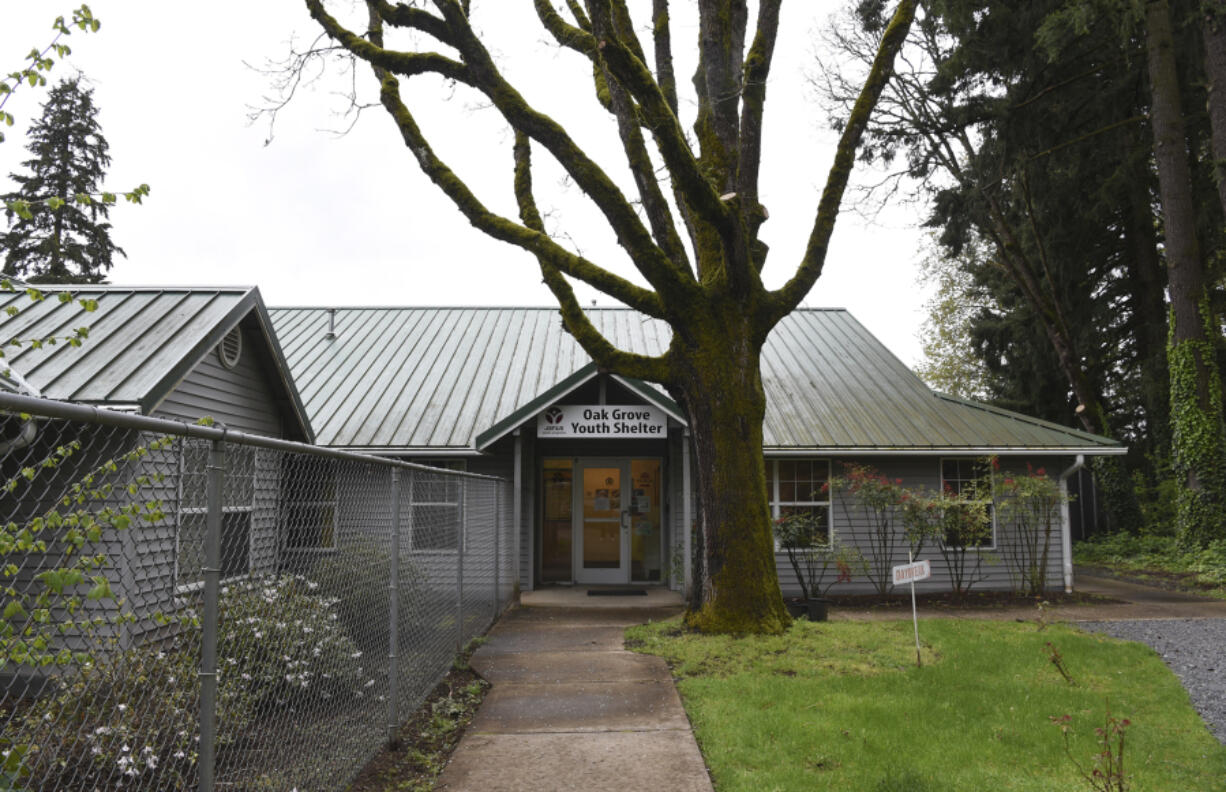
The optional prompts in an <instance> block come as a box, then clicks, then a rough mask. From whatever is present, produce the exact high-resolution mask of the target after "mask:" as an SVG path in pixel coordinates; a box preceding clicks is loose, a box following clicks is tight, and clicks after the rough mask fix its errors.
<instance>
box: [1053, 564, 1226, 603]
mask: <svg viewBox="0 0 1226 792" xmlns="http://www.w3.org/2000/svg"><path fill="white" fill-rule="evenodd" d="M1077 572H1078V573H1079V574H1086V575H1092V576H1095V577H1105V578H1114V579H1115V580H1123V581H1125V582H1127V583H1136V584H1138V585H1141V586H1153V587H1155V588H1160V589H1165V590H1167V591H1182V592H1186V593H1189V594H1206V593H1208V594H1216V595H1218V596H1219V597H1220V596H1222V594H1223V593H1226V586H1222V585H1219V584H1216V583H1210V582H1207V581H1204V580H1201V579H1200V577H1199V576H1198V575H1197V573H1195V572H1171V571H1168V570H1165V569H1120V568H1116V567H1105V566H1081V565H1080V564H1079V565H1078V566H1077Z"/></svg>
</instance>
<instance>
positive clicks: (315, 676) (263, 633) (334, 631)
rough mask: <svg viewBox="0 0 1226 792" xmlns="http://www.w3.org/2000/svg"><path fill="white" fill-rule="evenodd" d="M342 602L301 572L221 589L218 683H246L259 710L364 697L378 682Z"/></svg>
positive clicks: (248, 580) (229, 585)
mask: <svg viewBox="0 0 1226 792" xmlns="http://www.w3.org/2000/svg"><path fill="white" fill-rule="evenodd" d="M338 602H339V600H338V599H337V598H335V597H328V596H325V595H323V594H322V592H320V591H319V585H318V584H316V583H314V582H313V581H310V580H307V579H306V578H305V577H303V576H302V575H281V576H272V575H269V576H261V577H254V578H250V579H245V580H240V581H237V582H233V583H230V584H228V585H227V586H225V587H224V588H223V589H222V595H221V606H220V608H219V611H220V613H219V619H218V641H217V643H218V646H217V672H218V677H219V679H220V684H221V685H222V686H223V687H224V686H226V685H229V684H233V685H235V686H238V687H241V689H242V690H243V691H244V692H245V695H246V696H248V697H249V699H250V705H251V706H252V707H253V708H256V709H265V708H267V707H269V706H278V707H301V706H306V705H308V704H316V705H318V704H320V703H322V702H324V701H327V700H329V699H332V698H334V697H336V696H341V695H344V696H355V697H361V696H362V695H363V693H364V690H365V689H366V688H367V687H369V686H370V685H372V684H373V680H372V679H370V678H369V675H367V674H364V672H363V669H362V666H363V661H362V651H361V650H360V649H359V648H358V647H357V644H355V643H354V642H353V640H352V639H351V638H350V637H349V636H348V634H346V633H345V630H344V628H343V627H342V626H341V623H340V619H339V618H338V616H337V612H336V606H337V604H338Z"/></svg>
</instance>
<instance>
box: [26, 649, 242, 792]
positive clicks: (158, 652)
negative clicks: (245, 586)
mask: <svg viewBox="0 0 1226 792" xmlns="http://www.w3.org/2000/svg"><path fill="white" fill-rule="evenodd" d="M199 666H200V655H199V651H198V650H197V649H196V647H195V646H194V645H193V644H192V642H191V641H190V640H187V639H180V640H179V641H176V642H172V643H170V644H168V645H167V646H165V647H160V648H159V647H154V646H145V647H141V648H139V649H133V650H130V651H127V652H123V653H121V654H116V655H112V656H109V657H104V658H103V659H101V660H99V661H97V662H93V663H87V664H86V665H84V666H83V667H81V668H80V669H79V670H78V671H77V672H76V673H74V674H71V675H68V674H66V675H64V676H63V677H62V678H61V679H60V680H59V681H58V682H57V683H53V684H55V685H56V688H55V689H54V691H52V692H49V693H46V694H45V695H44V696H43V697H42V698H40V699H38V700H37V701H36V702H35V703H34V704H33V705H32V706H31V708H30V709H29V710H28V711H26V712H25V713H23V714H22V716H20V717H18V718H14V719H13V720H12V721H10V722H9V724H8V726H7V727H6V730H5V735H4V737H3V743H4V745H3V756H4V760H5V765H4V769H5V771H6V774H7V775H8V776H9V778H11V779H12V780H13V781H16V782H19V783H20V784H21V785H22V786H25V787H27V788H30V789H90V790H92V789H106V790H109V789H123V788H128V787H135V786H138V785H141V784H144V785H146V786H148V787H150V788H156V789H190V788H192V787H193V786H194V785H195V783H196V781H195V775H194V774H195V765H196V758H197V756H196V751H197V746H198V742H199V728H198V722H199V706H200V705H199V697H198V692H197V689H198V683H197V675H198V673H199ZM240 699H241V697H239V696H235V695H233V691H230V695H227V692H226V691H225V690H223V691H222V694H221V695H220V696H219V697H218V719H219V721H220V722H221V724H222V734H223V735H225V734H230V735H233V734H234V733H235V730H234V729H233V728H231V727H232V726H233V725H234V724H235V723H237V724H240V725H245V724H246V723H247V722H248V721H249V719H250V712H248V711H246V710H244V709H243V706H242V703H241V700H240Z"/></svg>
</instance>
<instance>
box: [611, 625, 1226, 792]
mask: <svg viewBox="0 0 1226 792" xmlns="http://www.w3.org/2000/svg"><path fill="white" fill-rule="evenodd" d="M911 630H912V628H911V623H910V622H909V621H905V622H876V623H863V622H827V623H820V624H813V623H809V622H802V621H798V622H796V624H795V625H794V626H793V627H792V629H791V631H790V632H788V634H786V635H784V636H781V637H766V638H758V637H755V638H727V637H708V636H698V635H693V634H689V633H684V632H682V630H681V628H680V625H679V623H677V622H675V621H673V622H662V623H656V624H649V625H645V626H642V627H633V628H631V629H630V630H629V631H628V632H627V639H628V640H627V646H630V647H631V648H634V649H635V650H636V651H639V652H644V653H648V654H657V655H661V656H663V657H664V658H665V659H667V660H668V661H669V663H670V664H671V665H672V667H673V673H674V675H675V676H676V677H677V678H678V683H677V687H678V689H679V690H680V692H681V697H682V699H683V700H684V702H685V708H686V711H687V712H688V713H689V716H690V720H691V721H692V722H693V724H694V732H695V734H696V736H697V738H698V743H699V745H700V746H701V748H702V752H703V756H704V757H705V758H706V760H707V765H708V767H710V768H711V775H712V778H713V780H714V781H715V786H716V789H718V790H719V792H731V791H732V790H747V791H748V790H753V792H765V791H766V790H824V789H828V790H840V791H847V792H937V791H938V790H941V791H942V792H944V791H945V790H967V791H968V792H969V791H972V790H973V791H975V792H978V791H979V790H1059V792H1068V790H1076V789H1089V788H1090V787H1089V786H1088V785H1086V784H1085V782H1084V781H1082V780H1081V778H1080V776H1079V775H1078V773H1077V770H1076V769H1075V768H1074V766H1073V764H1072V762H1071V761H1070V759H1069V758H1068V756H1067V755H1066V754H1065V752H1064V744H1063V742H1062V739H1061V736H1060V731H1059V729H1058V728H1057V727H1056V726H1054V725H1052V724H1051V722H1050V721H1049V716H1052V715H1064V714H1069V715H1071V716H1072V727H1073V728H1072V742H1071V745H1072V753H1073V755H1074V756H1075V757H1076V758H1077V759H1078V760H1079V761H1081V762H1082V763H1083V764H1085V765H1091V764H1092V760H1093V757H1094V756H1095V755H1096V754H1097V753H1098V751H1099V750H1100V746H1099V744H1098V743H1097V742H1096V738H1095V735H1094V729H1095V727H1101V726H1102V725H1103V717H1104V708H1105V706H1106V704H1108V703H1109V704H1110V707H1111V712H1112V713H1113V714H1115V715H1117V716H1119V717H1122V718H1128V719H1130V720H1131V722H1132V725H1131V726H1129V727H1128V730H1127V743H1126V748H1125V758H1124V761H1125V770H1126V773H1127V778H1128V780H1129V782H1130V785H1129V789H1130V790H1133V791H1134V792H1143V791H1144V790H1154V791H1155V792H1172V791H1173V790H1180V792H1191V791H1192V790H1214V791H1215V792H1220V791H1221V790H1223V789H1224V788H1226V747H1224V746H1222V745H1221V744H1220V743H1218V742H1217V741H1216V740H1215V739H1214V738H1213V737H1212V735H1210V734H1209V732H1208V730H1207V729H1206V728H1205V726H1204V724H1203V722H1202V721H1201V719H1200V716H1198V715H1197V714H1196V712H1195V710H1193V709H1192V707H1191V705H1190V704H1189V703H1188V696H1187V694H1186V693H1185V692H1184V690H1183V688H1182V687H1181V686H1180V684H1179V681H1178V680H1177V679H1176V678H1175V676H1174V675H1173V674H1172V673H1171V672H1170V671H1169V670H1168V669H1167V668H1166V666H1164V665H1163V664H1162V661H1161V660H1160V659H1159V658H1158V656H1157V655H1156V654H1155V653H1154V652H1153V651H1152V650H1150V649H1149V648H1148V647H1145V646H1143V645H1141V644H1136V643H1126V642H1122V641H1116V640H1114V639H1111V638H1106V637H1103V636H1097V635H1087V634H1084V633H1082V632H1079V631H1077V630H1074V629H1072V628H1069V627H1064V626H1062V625H1054V626H1050V627H1048V628H1047V629H1045V630H1039V629H1037V628H1036V625H1035V624H1033V623H998V622H978V621H976V622H971V621H959V620H952V619H951V620H944V619H935V620H928V621H922V622H920V638H921V640H922V641H923V642H924V645H925V647H924V667H923V668H916V667H915V645H914V639H913V636H912V632H911ZM1049 641H1050V642H1051V643H1052V644H1053V645H1054V646H1055V647H1056V648H1057V649H1058V651H1059V652H1060V654H1061V655H1062V656H1063V658H1064V665H1065V668H1066V669H1067V670H1068V672H1069V674H1070V675H1071V676H1072V678H1073V681H1074V682H1075V684H1074V685H1070V684H1068V683H1067V682H1065V681H1064V679H1063V677H1062V676H1061V675H1060V673H1059V672H1058V670H1057V669H1056V668H1055V666H1054V665H1053V664H1052V662H1051V661H1050V659H1049V654H1048V652H1047V647H1046V644H1047V643H1048V642H1049Z"/></svg>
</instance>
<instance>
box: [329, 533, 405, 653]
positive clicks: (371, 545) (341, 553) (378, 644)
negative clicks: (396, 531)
mask: <svg viewBox="0 0 1226 792" xmlns="http://www.w3.org/2000/svg"><path fill="white" fill-rule="evenodd" d="M407 555H408V552H407V551H402V553H401V558H400V597H399V605H398V608H399V613H400V626H401V633H402V634H404V635H407V634H408V633H407V632H406V631H405V630H406V629H407V626H408V625H409V624H411V623H412V622H413V621H414V620H415V619H416V618H417V615H416V605H417V602H418V600H419V599H420V595H419V593H418V586H419V583H420V579H421V576H420V574H419V573H418V572H417V570H416V569H415V568H414V567H413V565H412V564H410V563H409V562H408V561H407V560H406V556H407ZM391 558H392V556H391V553H390V552H389V551H388V549H387V547H385V546H384V544H383V542H381V541H380V539H379V538H377V537H357V538H354V539H353V540H352V541H348V542H344V543H343V544H342V545H341V549H340V550H338V551H337V552H335V553H329V554H327V555H325V556H322V557H320V558H318V559H317V560H316V561H315V563H314V565H313V566H312V568H311V579H312V580H314V581H315V582H317V583H318V584H319V587H320V591H322V592H324V593H325V594H326V595H327V596H329V597H332V598H334V599H335V600H336V613H337V616H338V617H339V618H340V623H341V626H343V627H344V628H345V631H346V632H347V633H348V634H349V637H351V638H352V639H353V640H354V641H355V642H356V643H357V645H358V647H359V648H361V649H362V651H363V652H365V653H366V654H368V655H371V654H375V653H380V654H386V653H387V649H388V646H387V641H388V608H389V607H390V600H389V598H388V590H387V586H388V579H389V573H388V568H389V566H390V564H391Z"/></svg>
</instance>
